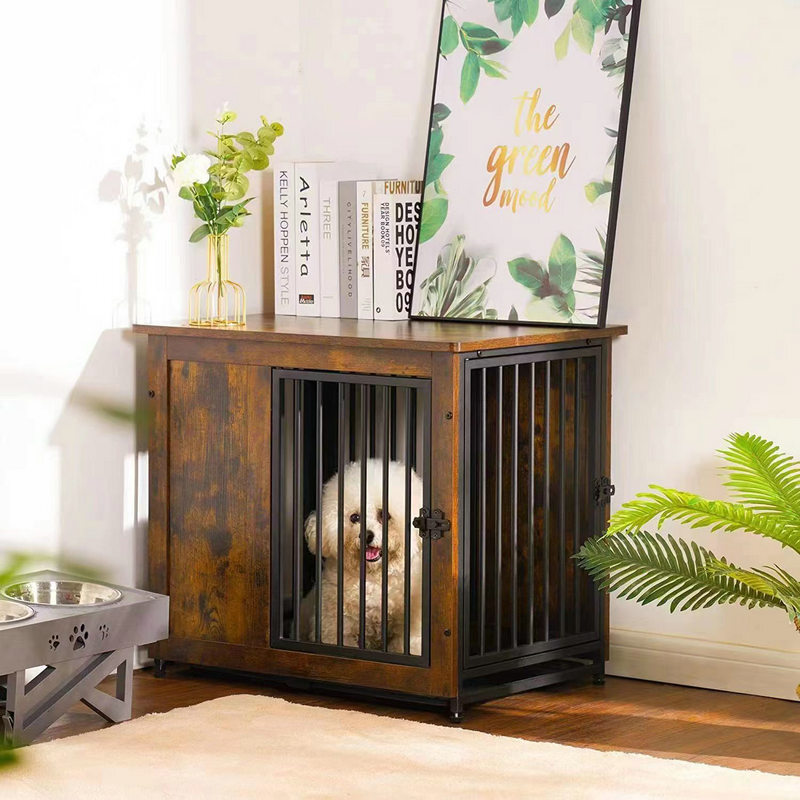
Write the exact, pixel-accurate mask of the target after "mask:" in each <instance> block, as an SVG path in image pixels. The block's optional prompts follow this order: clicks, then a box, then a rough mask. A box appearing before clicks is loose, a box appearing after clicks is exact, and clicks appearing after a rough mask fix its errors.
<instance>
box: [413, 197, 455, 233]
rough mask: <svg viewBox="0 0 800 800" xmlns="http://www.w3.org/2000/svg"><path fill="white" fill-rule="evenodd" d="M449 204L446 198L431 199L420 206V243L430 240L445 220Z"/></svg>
mask: <svg viewBox="0 0 800 800" xmlns="http://www.w3.org/2000/svg"><path fill="white" fill-rule="evenodd" d="M448 206H449V202H448V200H447V198H446V197H432V198H430V199H429V200H426V201H425V202H424V203H423V204H422V220H421V221H420V226H419V240H420V242H427V241H428V240H429V239H432V238H433V237H434V236H435V235H436V233H437V232H438V231H439V228H441V227H442V225H443V224H444V221H445V220H446V219H447V209H448Z"/></svg>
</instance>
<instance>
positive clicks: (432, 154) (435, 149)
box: [428, 128, 444, 159]
mask: <svg viewBox="0 0 800 800" xmlns="http://www.w3.org/2000/svg"><path fill="white" fill-rule="evenodd" d="M443 139H444V131H443V130H442V129H441V128H436V129H434V130H432V131H431V138H430V140H429V142H428V158H429V159H431V158H436V156H437V155H438V154H439V151H440V150H441V149H442V140H443Z"/></svg>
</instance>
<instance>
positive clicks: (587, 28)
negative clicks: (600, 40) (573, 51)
mask: <svg viewBox="0 0 800 800" xmlns="http://www.w3.org/2000/svg"><path fill="white" fill-rule="evenodd" d="M570 27H571V28H572V38H573V39H574V40H575V42H576V43H577V45H578V47H580V48H581V50H583V51H584V52H585V53H590V54H591V52H592V49H593V48H594V32H595V28H594V25H593V24H592V23H591V22H589V20H587V19H586V17H584V16H583V15H582V14H577V13H576V14H574V15H573V16H572V23H571V25H570Z"/></svg>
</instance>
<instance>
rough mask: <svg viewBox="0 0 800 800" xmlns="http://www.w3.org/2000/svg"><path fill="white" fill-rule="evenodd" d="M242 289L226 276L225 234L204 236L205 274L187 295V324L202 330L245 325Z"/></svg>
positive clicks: (226, 250)
mask: <svg viewBox="0 0 800 800" xmlns="http://www.w3.org/2000/svg"><path fill="white" fill-rule="evenodd" d="M246 313H247V298H246V297H245V293H244V289H243V288H242V287H241V286H240V285H239V284H238V283H235V282H234V281H232V280H230V277H229V274H228V234H227V233H224V234H221V235H219V236H217V235H215V234H209V236H208V273H207V275H206V279H205V280H204V281H200V283H196V284H195V285H194V286H193V287H192V288H191V291H190V292H189V324H190V325H194V326H199V327H206V328H230V327H235V328H241V327H244V324H245V315H246Z"/></svg>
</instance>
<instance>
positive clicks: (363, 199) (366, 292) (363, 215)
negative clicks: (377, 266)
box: [356, 181, 374, 319]
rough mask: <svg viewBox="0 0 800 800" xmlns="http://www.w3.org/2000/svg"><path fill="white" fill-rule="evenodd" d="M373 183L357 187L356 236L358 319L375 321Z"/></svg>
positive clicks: (369, 182) (363, 183)
mask: <svg viewBox="0 0 800 800" xmlns="http://www.w3.org/2000/svg"><path fill="white" fill-rule="evenodd" d="M372 191H373V183H372V181H359V182H358V185H357V187H356V193H357V198H356V203H357V204H356V234H357V237H358V239H357V244H358V280H357V283H358V318H359V319H374V311H373V288H372Z"/></svg>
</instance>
